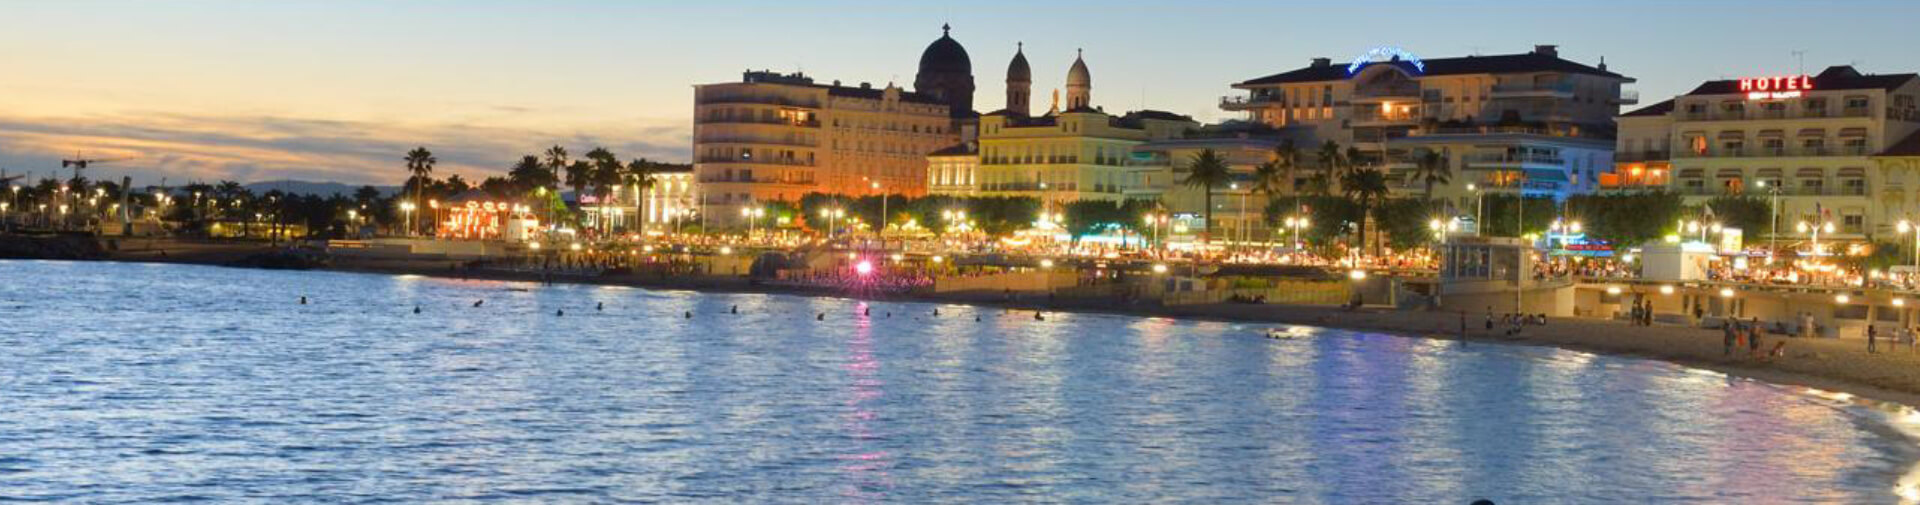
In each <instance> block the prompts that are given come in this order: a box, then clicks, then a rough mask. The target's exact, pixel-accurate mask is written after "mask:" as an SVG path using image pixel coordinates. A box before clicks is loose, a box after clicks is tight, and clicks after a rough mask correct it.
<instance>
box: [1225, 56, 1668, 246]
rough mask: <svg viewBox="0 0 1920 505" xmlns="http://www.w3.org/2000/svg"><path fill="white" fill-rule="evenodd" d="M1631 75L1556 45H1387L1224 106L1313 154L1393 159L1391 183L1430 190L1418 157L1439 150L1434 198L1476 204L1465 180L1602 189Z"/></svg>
mask: <svg viewBox="0 0 1920 505" xmlns="http://www.w3.org/2000/svg"><path fill="white" fill-rule="evenodd" d="M1631 82H1633V79H1632V78H1629V77H1626V76H1623V75H1620V74H1617V73H1614V72H1611V71H1608V70H1607V67H1606V64H1605V63H1604V62H1603V63H1600V64H1599V65H1598V66H1588V65H1585V64H1581V63H1576V62H1573V61H1569V60H1566V59H1563V58H1561V57H1560V54H1559V50H1558V49H1557V48H1556V47H1555V46H1550V45H1542V46H1536V47H1535V48H1534V50H1533V51H1531V52H1527V53H1520V54H1505V55H1484V56H1479V55H1477V56H1466V57H1454V58H1439V59H1425V60H1423V59H1420V58H1419V57H1418V56H1417V55H1414V54H1412V53H1410V52H1408V51H1406V50H1403V49H1400V48H1393V47H1383V48H1374V49H1372V50H1369V51H1366V52H1365V53H1363V54H1361V55H1360V56H1359V57H1356V58H1354V59H1353V60H1352V61H1351V62H1347V63H1335V62H1333V60H1332V59H1330V58H1315V59H1314V60H1313V63H1312V64H1311V65H1309V66H1307V67H1305V68H1300V69H1295V70H1291V71H1287V72H1283V73H1279V74H1274V75H1269V76H1266V77H1260V78H1256V79H1251V80H1247V81H1244V82H1240V83H1236V84H1234V85H1233V87H1234V88H1236V89H1241V90H1246V92H1247V94H1245V95H1241V96H1228V97H1224V98H1222V99H1221V103H1220V106H1221V108H1222V109H1225V110H1229V111H1240V112H1245V113H1246V114H1247V116H1246V119H1247V120H1248V121H1249V122H1252V123H1256V124H1259V125H1262V126H1264V127H1268V128H1273V129H1276V130H1279V135H1280V136H1282V137H1284V138H1288V139H1292V140H1294V142H1295V144H1296V145H1297V146H1298V148H1299V149H1300V151H1301V159H1302V160H1303V161H1306V162H1313V161H1314V160H1317V156H1316V155H1317V151H1318V150H1319V148H1320V147H1321V146H1322V145H1323V144H1325V143H1326V142H1328V141H1332V142H1334V143H1336V144H1338V145H1339V146H1340V147H1341V149H1342V150H1344V149H1346V148H1355V149H1358V150H1359V153H1360V156H1359V159H1357V160H1355V161H1356V162H1357V164H1358V165H1360V166H1378V167H1383V168H1385V169H1386V171H1387V173H1388V175H1389V176H1390V179H1391V180H1392V181H1393V184H1392V189H1393V190H1394V192H1395V193H1400V194H1418V193H1421V192H1424V191H1425V190H1426V186H1425V184H1423V183H1421V182H1420V181H1415V180H1413V174H1414V168H1415V163H1414V161H1413V160H1415V159H1417V158H1418V157H1420V156H1423V155H1424V154H1425V153H1428V152H1433V153H1439V154H1440V155H1441V156H1442V158H1443V159H1445V160H1446V162H1447V165H1448V167H1449V168H1450V170H1451V171H1452V173H1453V177H1452V178H1451V181H1450V182H1449V183H1447V184H1442V185H1438V186H1437V187H1435V189H1434V196H1435V197H1436V198H1443V199H1445V200H1447V201H1448V202H1450V203H1452V204H1454V205H1455V206H1456V207H1457V208H1471V207H1470V206H1471V205H1472V194H1471V193H1470V192H1469V190H1468V189H1467V185H1468V184H1473V185H1474V186H1475V187H1477V188H1486V189H1488V190H1492V191H1507V192H1524V193H1526V194H1528V195H1530V196H1550V197H1555V198H1562V197H1565V196H1566V195H1568V194H1574V193H1581V192H1587V191H1591V190H1592V189H1594V187H1595V186H1596V185H1597V184H1598V180H1599V177H1600V176H1601V175H1602V174H1604V173H1606V172H1609V171H1611V170H1612V167H1613V160H1612V156H1611V155H1612V150H1613V147H1614V127H1613V118H1614V116H1615V115H1617V114H1618V113H1619V108H1620V106H1621V105H1622V104H1629V103H1634V102H1636V101H1637V96H1636V95H1635V94H1633V93H1630V92H1625V91H1622V90H1621V87H1622V85H1624V84H1627V83H1631Z"/></svg>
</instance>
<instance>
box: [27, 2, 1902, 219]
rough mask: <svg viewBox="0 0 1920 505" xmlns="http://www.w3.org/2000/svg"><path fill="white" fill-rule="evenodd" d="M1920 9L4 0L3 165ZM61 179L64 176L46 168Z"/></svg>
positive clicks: (362, 158) (672, 148) (986, 96)
mask: <svg viewBox="0 0 1920 505" xmlns="http://www.w3.org/2000/svg"><path fill="white" fill-rule="evenodd" d="M1916 16H1920V1H1913V0H1885V1H1882V0H1862V1H1846V2H1811V1H1809V2H1793V1H1770V0H1750V1H1745V2H1732V1H1724V2H1723V1H1677V0H1671V1H1607V2H1598V1H1596V2H1571V1H1569V2H1544V1H1542V2H1531V3H1522V2H1518V1H1432V0H1408V1H1392V2H1367V1H1341V2H1291V1H1285V2H1283V1H1245V2H1203V1H1193V2H1094V1H1088V2H1018V1H1006V2H999V1H968V2H919V1H906V2H902V1H890V2H855V1H833V2H826V1H778V2H748V1H730V0H707V1H701V2H678V1H675V2H666V1H661V2H637V1H636V2H588V1H540V2H535V1H523V2H481V1H386V2H376V1H338V0H335V1H265V2H258V1H212V0H208V1H173V2H159V1H94V0H4V1H0V61H4V62H5V64H4V65H0V68H4V69H5V70H4V72H0V168H5V169H6V170H8V171H9V172H11V173H15V174H18V173H23V172H34V173H35V175H36V177H38V176H45V175H48V174H49V172H50V171H51V170H54V169H56V168H58V166H59V162H58V160H59V159H60V158H61V157H70V156H72V155H73V154H74V153H75V152H76V151H79V152H80V153H82V154H83V155H85V156H87V157H129V158H130V159H128V160H125V161H122V162H118V163H115V164H111V165H103V166H102V167H101V168H96V169H95V173H93V174H90V175H91V176H96V177H99V176H106V177H114V178H117V177H118V175H120V174H126V173H130V174H132V175H133V176H134V177H135V179H136V180H137V181H139V182H142V183H157V182H159V179H160V178H161V177H167V178H168V179H169V181H173V182H178V181H182V180H188V179H198V180H217V179H234V180H239V181H243V182H252V181H263V180H275V179H302V180H327V181H340V182H348V183H355V184H359V183H374V184H394V183H397V182H399V181H400V180H402V179H404V178H405V176H406V174H405V173H404V170H403V164H402V162H401V159H400V158H401V155H402V153H403V152H404V151H405V150H406V149H408V148H410V147H412V146H414V145H425V146H427V147H429V148H430V149H432V150H433V151H434V152H435V154H437V155H438V157H439V159H440V170H441V171H442V172H457V173H461V174H462V175H464V176H466V177H468V178H469V179H473V180H478V179H480V178H481V177H484V176H488V175H499V174H502V173H504V172H505V169H506V167H507V166H508V165H509V164H511V162H512V161H513V160H514V159H517V158H518V156H519V155H521V154H523V153H533V152H537V151H539V150H541V149H543V148H544V147H545V146H548V145H552V144H556V143H557V144H561V145H565V146H567V147H568V148H569V149H572V150H574V151H575V152H584V151H586V150H587V149H589V148H591V147H593V146H596V145H599V146H606V147H608V148H609V149H612V150H613V151H615V152H616V153H618V154H620V155H621V156H623V157H628V158H632V157H642V156H644V157H648V158H654V159H663V160H669V161H685V160H686V159H687V158H688V152H689V150H690V142H691V141H690V134H691V129H692V124H691V119H690V118H691V116H692V107H693V105H692V85H693V84H697V83H711V82H723V81H729V80H737V79H739V77H740V72H741V70H743V69H746V68H749V67H751V68H755V69H763V68H764V69H773V70H779V71H793V70H803V71H805V72H806V73H807V74H809V75H812V76H815V77H816V78H818V79H820V80H821V81H832V80H834V79H839V80H842V81H845V82H847V83H858V82H862V81H870V82H872V83H874V84H875V85H876V86H878V85H882V84H884V83H886V82H890V81H891V82H896V83H900V84H901V85H903V86H908V85H910V84H911V83H912V80H913V73H914V71H915V65H916V63H917V61H918V59H919V56H920V51H921V50H922V49H924V48H925V47H926V45H927V43H929V42H931V41H933V40H934V39H935V38H938V37H939V35H940V24H941V23H943V22H950V23H952V25H953V36H954V38H956V39H958V40H959V41H960V42H961V44H963V45H965V46H966V48H967V51H968V52H969V53H970V54H971V56H972V59H973V65H974V78H975V81H976V86H977V88H978V92H977V93H978V94H977V95H976V97H975V107H976V108H978V109H980V110H981V111H983V112H984V111H990V110H993V109H997V108H999V107H1000V106H1001V102H1002V94H1001V92H1002V89H1003V84H1002V81H1003V80H1004V78H1005V69H1006V62H1007V59H1008V58H1009V57H1011V56H1012V54H1013V50H1014V44H1015V42H1016V41H1024V42H1025V43H1026V48H1027V50H1026V52H1027V57H1028V59H1029V60H1030V61H1031V62H1032V65H1033V69H1034V81H1035V82H1034V95H1035V96H1036V97H1037V98H1036V99H1037V100H1039V101H1041V102H1042V103H1041V105H1040V106H1042V107H1044V97H1045V96H1047V95H1048V93H1050V90H1052V89H1054V88H1059V87H1061V86H1062V84H1063V82H1062V81H1064V80H1065V75H1066V69H1067V66H1068V64H1069V63H1070V62H1071V61H1072V60H1073V53H1074V49H1075V48H1084V49H1085V50H1086V60H1087V64H1088V66H1089V67H1090V68H1091V70H1092V75H1093V102H1094V104H1095V105H1101V106H1104V107H1105V108H1106V109H1108V110H1110V111H1120V110H1132V109H1137V108H1140V107H1141V106H1142V105H1145V106H1146V107H1148V108H1154V109H1161V110H1169V111H1173V112H1177V113H1182V114H1189V115H1193V116H1194V117H1196V118H1197V119H1200V120H1202V121H1207V122H1212V121H1218V120H1223V119H1230V118H1233V117H1236V116H1235V115H1233V114H1230V113H1227V112H1224V111H1220V110H1219V109H1218V108H1217V107H1216V105H1215V104H1216V103H1217V101H1218V100H1219V97H1220V96H1221V95H1226V94H1235V92H1234V90H1232V89H1230V88H1229V87H1228V85H1229V84H1231V83H1233V82H1237V81H1241V80H1245V79H1249V78H1254V77H1258V76H1262V75H1266V74H1271V73H1276V72H1280V71H1285V70H1290V69H1293V68H1297V67H1300V66H1304V65H1305V64H1306V63H1307V62H1308V60H1309V59H1310V58H1312V57H1315V56H1327V57H1331V58H1334V59H1335V60H1346V59H1351V58H1352V57H1354V56H1355V55H1357V54H1359V53H1361V52H1364V51H1365V50H1366V49H1367V48H1369V47H1373V46H1380V45H1394V46H1399V47H1402V48H1405V49H1407V50H1408V51H1411V52H1413V53H1416V54H1419V55H1421V56H1423V57H1429V58H1437V57H1448V56H1461V55H1467V54H1473V53H1480V54H1501V53H1517V52H1525V51H1527V50H1529V49H1531V48H1532V46H1533V45H1534V44H1559V45H1560V54H1561V56H1562V57H1565V58H1568V59H1572V60H1574V61H1579V62H1582V63H1587V64H1593V63H1596V62H1597V61H1598V60H1599V58H1600V57H1602V56H1605V57H1606V61H1607V64H1608V66H1609V68H1610V69H1611V70H1614V71H1616V72H1620V73H1623V74H1626V75H1628V76H1631V77H1634V78H1637V79H1638V80H1639V82H1638V83H1637V84H1635V85H1632V87H1631V88H1630V89H1637V90H1639V91H1640V92H1641V96H1642V102H1643V104H1651V103H1653V102H1656V101H1659V100H1661V99H1664V98H1667V97H1671V96H1672V95H1674V94H1677V93H1681V92H1684V91H1686V90H1687V89H1689V88H1691V87H1693V86H1694V85H1696V84H1698V83H1699V82H1700V81H1702V80H1708V79H1719V78H1731V77H1739V76H1746V75H1779V74H1791V73H1795V72H1798V71H1800V70H1801V66H1800V63H1799V61H1800V59H1799V58H1796V56H1795V52H1796V51H1800V52H1803V53H1804V56H1803V57H1804V62H1805V63H1804V69H1805V71H1806V72H1808V73H1814V72H1818V71H1819V70H1820V69H1821V68H1825V67H1826V66H1828V65H1837V64H1854V65H1857V66H1858V67H1859V68H1860V69H1861V70H1862V71H1865V72H1870V73H1902V72H1913V71H1920V52H1916V51H1915V50H1914V49H1915V48H1916V47H1920V33H1916V32H1915V31H1913V29H1912V24H1911V23H1912V20H1913V19H1915V18H1916ZM63 173H64V172H63Z"/></svg>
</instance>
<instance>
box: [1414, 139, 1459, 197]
mask: <svg viewBox="0 0 1920 505" xmlns="http://www.w3.org/2000/svg"><path fill="white" fill-rule="evenodd" d="M1413 179H1414V180H1416V181H1420V182H1421V183H1424V184H1426V186H1427V201H1429V202H1431V201H1433V186H1434V185H1435V184H1446V183H1447V181H1449V180H1452V179H1453V168H1451V167H1449V166H1447V157H1446V156H1441V155H1440V153H1439V152H1438V151H1425V152H1422V153H1421V154H1420V157H1418V158H1414V160H1413Z"/></svg>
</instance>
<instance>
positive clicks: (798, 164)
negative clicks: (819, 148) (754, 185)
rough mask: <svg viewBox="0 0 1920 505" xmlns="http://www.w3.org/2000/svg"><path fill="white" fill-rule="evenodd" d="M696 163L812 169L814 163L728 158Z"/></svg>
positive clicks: (775, 159) (715, 158)
mask: <svg viewBox="0 0 1920 505" xmlns="http://www.w3.org/2000/svg"><path fill="white" fill-rule="evenodd" d="M694 161H696V162H700V163H726V164H735V165H781V166H789V167H811V166H813V161H811V160H803V159H799V158H779V157H768V158H731V157H726V156H701V157H699V158H695V159H694Z"/></svg>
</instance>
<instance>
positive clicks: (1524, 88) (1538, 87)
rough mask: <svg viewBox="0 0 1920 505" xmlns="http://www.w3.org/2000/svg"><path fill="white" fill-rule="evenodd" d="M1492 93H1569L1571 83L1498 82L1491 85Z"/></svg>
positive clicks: (1571, 86) (1571, 88) (1571, 89)
mask: <svg viewBox="0 0 1920 505" xmlns="http://www.w3.org/2000/svg"><path fill="white" fill-rule="evenodd" d="M1493 93H1494V94H1496V95H1506V94H1534V93H1553V94H1571V93H1573V83H1570V82H1554V83H1524V84H1499V85H1495V86H1494V87H1493Z"/></svg>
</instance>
